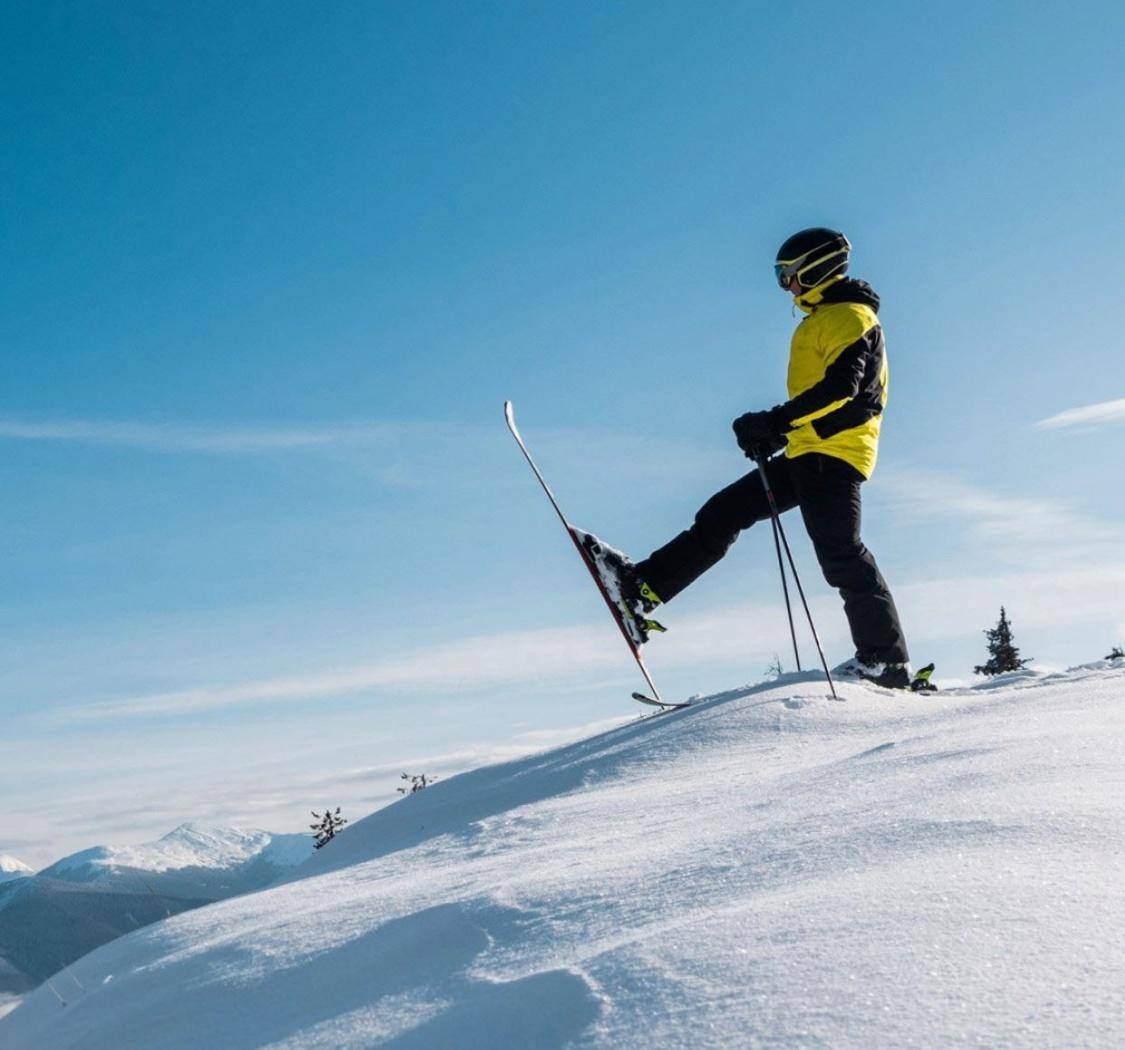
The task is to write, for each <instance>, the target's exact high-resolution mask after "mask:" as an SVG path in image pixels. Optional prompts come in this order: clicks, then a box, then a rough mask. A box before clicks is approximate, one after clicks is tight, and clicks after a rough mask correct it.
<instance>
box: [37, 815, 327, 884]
mask: <svg viewBox="0 0 1125 1050" xmlns="http://www.w3.org/2000/svg"><path fill="white" fill-rule="evenodd" d="M275 840H279V841H275ZM290 840H298V841H297V842H296V843H294V842H293V841H290ZM302 844H303V849H301V848H299V847H301V846H302ZM309 848H310V839H309V836H307V835H287V836H275V835H273V834H271V833H270V832H268V831H248V830H244V829H242V828H225V827H218V826H215V825H210V824H202V823H198V822H196V823H188V824H181V825H180V826H179V827H178V828H176V829H175V830H174V831H170V832H169V833H168V834H167V835H165V836H164V837H163V838H160V839H157V840H156V841H155V842H147V843H144V844H142V845H138V846H94V847H93V848H92V849H87V850H82V851H81V852H79V853H74V854H71V855H70V856H69V857H64V858H63V859H62V860H60V861H57V862H56V863H54V864H52V865H51V867H49V868H47V869H46V870H45V871H44V872H43V874H44V875H48V876H50V877H52V878H63V879H65V878H67V877H68V876H73V875H74V874H75V872H76V871H78V870H81V871H82V872H83V881H94V882H96V881H99V880H102V879H107V878H110V877H112V874H113V872H114V871H115V870H116V869H120V868H130V869H137V870H141V871H149V872H154V873H163V872H168V871H178V870H180V869H183V868H205V869H207V868H209V869H223V868H233V867H236V866H237V865H239V864H242V863H243V862H245V861H247V860H250V859H252V858H253V857H255V856H257V855H258V854H261V853H262V852H263V851H266V852H267V854H268V855H269V856H270V857H271V858H277V862H278V863H282V862H285V863H297V862H298V861H299V860H303V859H304V858H305V857H306V856H307V855H308V852H309ZM287 857H288V858H291V859H290V860H288V861H284V860H283V859H284V858H287Z"/></svg>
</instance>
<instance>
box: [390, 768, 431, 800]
mask: <svg viewBox="0 0 1125 1050" xmlns="http://www.w3.org/2000/svg"><path fill="white" fill-rule="evenodd" d="M402 779H403V780H409V781H410V787H400V788H397V789H396V790H397V791H398V793H399V794H400V795H413V794H414V792H416V791H421V790H422V789H423V788H425V787H429V786H430V785H431V784H432V783H433V782H434V781H435V780H437V777H428V776H426V774H425V773H418V774H411V773H403V774H402Z"/></svg>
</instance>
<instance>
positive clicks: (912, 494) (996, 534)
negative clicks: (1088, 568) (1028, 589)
mask: <svg viewBox="0 0 1125 1050" xmlns="http://www.w3.org/2000/svg"><path fill="white" fill-rule="evenodd" d="M879 492H880V495H881V498H884V499H887V500H888V502H889V504H890V510H891V511H892V512H893V513H896V514H899V515H902V516H904V517H906V518H909V519H912V520H916V521H928V522H932V521H935V520H937V521H940V520H943V519H944V520H949V519H955V520H957V521H959V522H960V523H961V527H962V528H963V529H964V533H965V535H966V537H971V538H973V539H974V540H977V541H980V542H981V543H984V544H987V551H982V553H987V554H988V556H990V557H1002V558H1008V559H1015V560H1018V561H1020V562H1021V563H1023V564H1028V563H1031V562H1033V561H1037V560H1042V559H1050V560H1051V561H1052V562H1057V561H1058V560H1060V559H1061V560H1078V559H1080V560H1089V559H1092V558H1101V557H1104V556H1106V555H1112V556H1113V557H1114V558H1117V557H1118V556H1119V552H1120V551H1121V549H1122V548H1121V543H1122V540H1123V539H1125V533H1123V530H1122V527H1121V525H1120V524H1118V523H1116V522H1110V521H1105V520H1103V519H1099V518H1096V517H1094V516H1092V515H1088V514H1085V513H1083V512H1082V511H1081V510H1080V509H1078V508H1076V507H1074V506H1073V505H1071V504H1070V503H1068V502H1066V501H1065V500H1061V499H1054V498H1050V497H1046V496H1039V495H1033V496H1011V495H1007V494H1004V493H1001V492H996V491H990V490H988V489H985V488H982V487H980V486H978V485H972V484H970V483H968V482H966V481H963V480H961V479H960V478H956V477H952V476H950V475H946V474H939V473H935V472H931V471H923V470H915V469H898V470H895V471H892V472H888V474H887V475H886V476H884V477H881V478H880V479H879Z"/></svg>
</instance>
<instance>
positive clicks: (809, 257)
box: [773, 226, 852, 292]
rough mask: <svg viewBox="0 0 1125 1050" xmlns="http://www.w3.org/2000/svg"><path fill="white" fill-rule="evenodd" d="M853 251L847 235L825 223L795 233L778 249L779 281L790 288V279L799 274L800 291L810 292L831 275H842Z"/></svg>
mask: <svg viewBox="0 0 1125 1050" xmlns="http://www.w3.org/2000/svg"><path fill="white" fill-rule="evenodd" d="M851 250H852V246H851V245H850V244H849V243H848V239H847V237H845V236H844V235H843V234H842V233H839V232H838V231H836V230H829V229H826V228H825V227H823V226H813V227H812V228H811V229H808V230H802V231H801V232H800V233H795V234H793V236H792V237H790V238H789V240H787V241H786V242H785V243H784V244H783V245H782V246H781V247H780V248H778V249H777V260H776V261H775V262H774V264H773V270H774V273H775V274H777V283H778V284H779V285H781V287H782V288H784V289H785V290H786V291H788V290H789V282H790V281H791V280H792V279H793V278H794V277H796V278H797V283H798V285H800V288H801V291H802V292H807V291H809V290H810V289H811V288H815V287H816V286H817V285H818V284H823V283H824V282H825V281H827V280H828V278H829V277H835V276H836V275H837V274H843V273H844V272H845V271H846V270H847V268H848V252H850V251H851Z"/></svg>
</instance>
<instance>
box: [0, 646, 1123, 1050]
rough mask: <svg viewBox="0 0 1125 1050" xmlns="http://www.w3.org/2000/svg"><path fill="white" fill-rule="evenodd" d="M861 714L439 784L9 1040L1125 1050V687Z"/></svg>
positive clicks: (89, 975) (759, 705)
mask: <svg viewBox="0 0 1125 1050" xmlns="http://www.w3.org/2000/svg"><path fill="white" fill-rule="evenodd" d="M840 695H841V697H842V698H843V701H844V702H840V703H837V702H833V701H832V700H831V699H830V698H828V697H827V695H826V690H825V687H824V684H823V682H821V681H816V680H815V677H814V676H812V675H806V676H784V677H782V678H781V679H779V680H777V681H775V682H770V683H768V684H764V685H759V686H754V687H747V688H745V689H741V690H734V691H731V692H729V693H725V694H722V695H719V696H717V697H714V698H711V699H710V700H709V701H708V702H706V703H704V704H701V705H699V706H696V707H692V708H689V709H687V710H683V711H676V712H672V713H667V714H653V715H650V716H648V717H644V718H638V719H630V720H629V721H627V722H625V723H624V724H622V725H621V726H619V727H617V728H615V729H611V730H610V731H608V732H605V733H602V734H599V735H597V736H595V737H591V738H589V739H587V740H584V741H581V742H578V743H576V744H572V745H569V746H566V747H562V748H557V749H555V750H553V751H549V752H546V753H543V754H539V755H535V756H531V757H528V758H524V759H520V760H517V761H513V762H508V763H505V764H501V765H496V766H491V767H486V768H483V769H479V770H476V771H474V772H472V773H468V774H464V775H462V776H459V777H453V778H450V779H449V780H445V781H441V782H439V783H437V784H435V785H434V786H432V787H429V788H427V789H426V790H425V791H422V792H419V793H417V794H415V795H412V796H408V797H406V798H404V799H402V800H401V801H400V802H398V803H396V804H395V805H393V806H390V807H388V808H386V809H383V810H380V811H378V812H376V813H374V814H373V815H371V816H370V817H368V818H367V819H365V820H363V821H360V822H358V823H356V824H355V825H353V826H352V827H350V828H349V829H347V830H345V831H344V832H343V833H342V834H341V835H340V836H339V837H338V838H337V839H336V840H335V841H334V842H332V843H331V844H330V845H329V846H327V847H326V848H325V849H324V850H321V851H319V852H318V853H317V854H315V855H314V856H313V857H312V859H311V860H309V861H308V862H307V863H305V864H304V865H302V866H301V867H300V868H298V869H296V870H294V871H291V872H290V874H289V875H288V876H287V878H286V881H285V882H284V883H283V884H280V885H277V886H275V887H273V888H271V889H268V890H264V891H261V892H258V893H254V894H248V895H246V896H243V897H239V898H234V899H231V900H227V901H223V902H221V903H218V904H214V905H210V906H208V907H206V908H201V909H198V910H196V911H192V912H188V913H185V914H182V915H179V916H176V917H174V918H172V919H170V920H167V921H165V922H162V923H159V924H158V925H155V926H151V927H148V928H146V929H143V930H139V931H137V932H136V933H133V934H130V935H128V936H126V937H123V938H121V939H119V940H117V941H114V942H113V943H111V944H107V945H105V946H103V947H102V948H100V949H98V950H97V951H94V952H92V953H91V954H89V955H87V956H86V957H84V958H83V959H81V960H79V961H78V962H77V963H75V964H74V965H73V966H71V967H70V968H69V969H68V970H67V971H65V972H64V973H63V974H61V975H58V977H57V978H55V979H54V983H55V984H56V985H57V987H58V989H60V990H61V993H62V995H63V997H65V999H66V1002H67V1005H66V1006H65V1007H63V1006H62V1005H60V1001H59V996H58V994H53V993H52V990H51V989H50V988H48V987H46V986H45V987H42V988H40V989H38V990H37V991H36V992H34V993H33V994H31V995H30V996H28V997H27V999H26V1000H25V1001H24V1003H23V1004H22V1005H21V1006H20V1007H19V1009H17V1010H16V1011H15V1012H14V1013H12V1014H10V1015H9V1016H8V1017H7V1018H6V1019H5V1020H3V1021H0V1045H3V1046H4V1048H5V1050H23V1048H41V1047H51V1048H52V1050H63V1048H67V1047H82V1048H84V1050H117V1048H119V1047H121V1046H130V1047H138V1048H144V1047H156V1046H159V1047H162V1048H181V1047H182V1048H188V1047H196V1046H198V1045H199V1039H200V1024H201V1023H205V1024H206V1032H207V1034H206V1043H207V1046H208V1047H212V1048H236V1047H237V1048H242V1047H267V1046H268V1047H272V1048H275V1050H278V1048H285V1050H298V1048H308V1050H312V1048H337V1047H368V1046H379V1045H393V1046H395V1047H396V1048H403V1047H419V1048H421V1047H439V1046H457V1047H473V1048H475V1047H521V1048H523V1047H561V1046H568V1045H574V1046H598V1047H633V1046H636V1047H641V1046H644V1047H650V1046H659V1047H662V1048H663V1047H692V1048H700V1047H733V1046H739V1047H744V1046H745V1047H753V1046H766V1045H770V1046H833V1047H868V1046H896V1047H897V1046H918V1047H928V1046H934V1045H962V1044H964V1045H969V1044H972V1045H976V1044H987V1045H1034V1046H1094V1047H1097V1046H1105V1047H1111V1046H1117V1045H1120V1043H1121V1041H1122V1038H1123V1036H1125V850H1123V849H1122V843H1123V842H1125V834H1123V833H1125V749H1122V747H1121V744H1120V740H1121V736H1122V731H1123V730H1125V703H1123V701H1125V668H1121V667H1120V666H1111V665H1108V664H1100V665H1091V666H1090V667H1087V668H1082V669H1075V670H1073V671H1071V672H1068V673H1066V674H1042V673H1038V674H1037V673H1033V672H1023V673H1021V674H1018V675H1014V676H1011V677H1009V678H1008V679H1006V680H1003V681H992V682H988V683H983V684H981V685H979V686H974V687H971V688H964V689H957V690H952V691H945V692H942V693H939V694H937V695H936V696H926V697H919V696H914V695H909V694H894V693H890V692H886V691H881V690H878V689H875V688H873V687H870V686H866V685H862V684H855V683H845V684H842V685H841V686H840ZM646 710H647V709H646Z"/></svg>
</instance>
